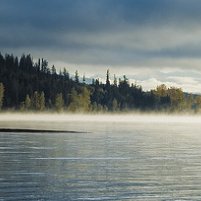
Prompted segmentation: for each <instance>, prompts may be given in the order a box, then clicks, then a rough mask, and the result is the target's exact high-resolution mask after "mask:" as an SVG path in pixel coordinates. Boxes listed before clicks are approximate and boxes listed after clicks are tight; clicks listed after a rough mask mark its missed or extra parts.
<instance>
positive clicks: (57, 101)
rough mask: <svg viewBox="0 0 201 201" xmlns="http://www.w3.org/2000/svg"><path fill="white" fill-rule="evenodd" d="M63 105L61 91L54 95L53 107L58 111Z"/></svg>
mask: <svg viewBox="0 0 201 201" xmlns="http://www.w3.org/2000/svg"><path fill="white" fill-rule="evenodd" d="M63 107H64V100H63V95H62V93H59V94H57V95H56V98H55V108H56V110H57V111H58V112H60V111H62V110H63Z"/></svg>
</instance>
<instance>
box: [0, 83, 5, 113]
mask: <svg viewBox="0 0 201 201" xmlns="http://www.w3.org/2000/svg"><path fill="white" fill-rule="evenodd" d="M4 90H5V89H4V85H3V83H0V109H1V108H2V106H3V100H4Z"/></svg>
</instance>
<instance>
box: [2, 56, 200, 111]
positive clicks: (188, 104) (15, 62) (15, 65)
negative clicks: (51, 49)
mask: <svg viewBox="0 0 201 201" xmlns="http://www.w3.org/2000/svg"><path fill="white" fill-rule="evenodd" d="M200 107H201V97H200V96H198V95H192V94H187V93H184V92H183V91H182V89H181V88H176V87H170V88H168V87H166V86H165V85H164V84H163V85H160V86H158V87H157V88H156V89H153V90H150V91H148V92H145V91H143V90H142V87H141V86H138V85H136V84H130V83H129V80H128V79H127V77H126V75H124V76H123V78H119V80H118V79H117V78H116V76H115V75H114V79H113V82H112V83H111V79H110V72H109V69H108V70H107V71H106V80H105V83H101V82H100V81H99V79H93V80H92V83H90V84H86V83H85V76H83V79H82V81H80V79H79V72H78V71H76V72H75V75H74V76H70V74H69V72H68V71H67V69H66V68H64V69H63V70H62V71H60V73H59V74H58V73H57V72H56V68H55V66H54V65H53V66H52V67H51V68H50V67H49V66H48V62H47V60H45V59H38V61H37V62H33V59H32V57H31V55H29V54H28V55H22V56H21V57H20V58H18V57H15V56H13V55H9V54H6V55H5V56H3V55H2V54H0V108H2V109H3V110H6V109H13V110H34V111H43V110H56V111H72V112H99V111H130V110H141V111H187V110H188V111H189V110H192V111H198V110H199V108H200Z"/></svg>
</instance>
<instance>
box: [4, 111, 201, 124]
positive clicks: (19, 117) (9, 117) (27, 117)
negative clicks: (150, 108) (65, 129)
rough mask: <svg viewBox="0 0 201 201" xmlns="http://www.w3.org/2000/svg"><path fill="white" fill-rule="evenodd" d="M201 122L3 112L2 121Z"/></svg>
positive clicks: (162, 117)
mask: <svg viewBox="0 0 201 201" xmlns="http://www.w3.org/2000/svg"><path fill="white" fill-rule="evenodd" d="M10 121H15V122H103V123H107V122H108V123H109V122H110V123H112V122H114V123H115V122H117V123H118V122H119V123H121V122H122V123H201V115H164V114H96V115H95V114H94V115H91V114H25V113H21V114H20V113H13V114H12V113H2V114H0V122H10Z"/></svg>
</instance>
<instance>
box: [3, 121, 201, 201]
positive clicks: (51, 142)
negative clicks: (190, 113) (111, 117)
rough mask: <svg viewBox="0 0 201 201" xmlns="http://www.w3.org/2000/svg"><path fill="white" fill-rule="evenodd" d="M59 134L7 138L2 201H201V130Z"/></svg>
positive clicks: (96, 129)
mask: <svg viewBox="0 0 201 201" xmlns="http://www.w3.org/2000/svg"><path fill="white" fill-rule="evenodd" d="M29 124H30V123H29ZM34 126H36V125H34ZM40 126H41V125H40ZM42 127H43V128H44V127H50V125H48V124H47V123H46V124H43V126H42ZM51 127H54V126H53V125H52V124H51ZM55 127H56V126H55ZM57 127H59V128H62V129H64V128H66V129H68V130H84V131H86V130H88V131H90V132H91V133H50V134H48V133H45V134H44V133H43V134H40V133H14V132H13V133H0V200H2V201H4V200H5V201H7V200H9V201H10V200H17V201H19V200H20V201H21V200H41V201H42V200H52V201H53V200H58V201H60V200H69V201H70V200H141V201H145V200H149V201H157V200H201V136H200V130H201V125H199V124H193V125H191V124H182V123H180V124H174V123H171V124H161V125H160V126H159V125H156V124H154V125H152V124H142V123H141V124H140V123H138V124H137V123H136V124H132V123H128V124H125V123H108V124H98V125H97V124H95V125H94V123H86V122H85V123H84V122H82V123H70V122H68V123H60V124H59V123H58V124H57ZM75 128H76V129H75Z"/></svg>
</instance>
